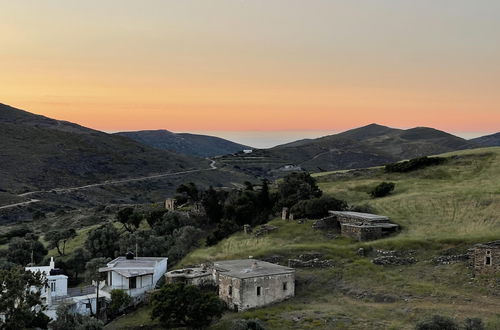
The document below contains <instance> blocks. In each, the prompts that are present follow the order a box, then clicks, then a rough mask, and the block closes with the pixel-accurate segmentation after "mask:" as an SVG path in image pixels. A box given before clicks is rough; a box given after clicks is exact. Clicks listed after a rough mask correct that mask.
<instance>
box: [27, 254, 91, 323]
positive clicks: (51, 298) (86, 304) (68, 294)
mask: <svg viewBox="0 0 500 330" xmlns="http://www.w3.org/2000/svg"><path fill="white" fill-rule="evenodd" d="M25 270H26V271H29V272H32V273H38V272H39V273H41V274H42V276H43V278H44V279H46V280H47V286H46V287H44V288H42V290H41V298H42V302H43V303H44V304H45V306H46V307H47V309H46V310H45V311H44V313H45V314H46V315H47V316H48V317H50V318H52V319H56V310H57V307H58V306H59V305H60V304H62V303H65V304H68V305H69V306H70V310H72V311H73V312H75V313H78V314H83V315H90V314H92V313H94V312H95V311H96V301H97V297H96V289H95V287H94V286H88V287H81V288H70V289H68V276H66V275H64V274H63V273H62V271H61V270H60V269H58V268H55V262H54V258H50V263H49V266H39V267H26V268H25Z"/></svg>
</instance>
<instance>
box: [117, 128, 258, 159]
mask: <svg viewBox="0 0 500 330" xmlns="http://www.w3.org/2000/svg"><path fill="white" fill-rule="evenodd" d="M115 134H117V135H121V136H126V137H128V138H130V139H132V140H135V141H137V142H139V143H142V144H145V145H148V146H150V147H154V148H157V149H162V150H169V151H174V152H178V153H181V154H185V155H191V156H197V157H213V156H220V155H226V154H232V153H235V152H238V151H242V150H244V149H252V148H251V147H248V146H245V145H242V144H239V143H235V142H232V141H229V140H225V139H222V138H219V137H215V136H209V135H201V134H189V133H173V132H170V131H167V130H164V129H161V130H147V131H135V132H119V133H115Z"/></svg>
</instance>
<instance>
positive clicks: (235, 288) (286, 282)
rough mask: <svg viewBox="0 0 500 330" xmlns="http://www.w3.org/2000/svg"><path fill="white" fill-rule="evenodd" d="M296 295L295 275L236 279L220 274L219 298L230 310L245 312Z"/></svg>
mask: <svg viewBox="0 0 500 330" xmlns="http://www.w3.org/2000/svg"><path fill="white" fill-rule="evenodd" d="M294 295H295V274H293V273H291V274H290V273H289V274H279V275H267V276H259V277H251V278H244V279H239V278H234V277H230V276H227V275H224V274H219V296H220V298H221V299H222V300H224V301H225V302H226V303H227V304H228V307H229V308H230V309H233V310H235V311H243V310H246V309H249V308H254V307H260V306H265V305H268V304H271V303H275V302H279V301H282V300H285V299H287V298H290V297H293V296H294Z"/></svg>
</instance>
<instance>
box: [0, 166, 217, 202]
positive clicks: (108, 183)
mask: <svg viewBox="0 0 500 330" xmlns="http://www.w3.org/2000/svg"><path fill="white" fill-rule="evenodd" d="M209 160H210V167H209V168H203V169H198V170H188V171H180V172H173V173H163V174H156V175H149V176H143V177H139V178H131V179H121V180H108V181H104V182H101V183H93V184H88V185H84V186H79V187H69V188H54V189H50V190H38V191H30V192H26V193H23V194H19V195H18V196H20V197H26V196H30V195H33V194H38V193H52V192H57V193H66V192H72V191H76V190H82V189H88V188H94V187H102V186H110V185H115V184H123V183H128V182H136V181H146V180H152V179H159V178H164V177H169V176H175V175H180V174H189V173H197V172H205V171H213V170H216V169H217V166H216V165H215V160H212V159H209ZM36 202H40V200H38V199H31V200H30V201H27V202H22V203H15V204H9V205H4V206H0V209H6V208H10V207H16V206H23V205H27V204H31V203H36Z"/></svg>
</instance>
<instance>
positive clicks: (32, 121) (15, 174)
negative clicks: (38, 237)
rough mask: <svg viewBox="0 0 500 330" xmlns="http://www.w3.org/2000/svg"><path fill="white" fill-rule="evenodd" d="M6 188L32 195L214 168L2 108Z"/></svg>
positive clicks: (0, 172) (0, 159)
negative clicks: (113, 180)
mask: <svg viewBox="0 0 500 330" xmlns="http://www.w3.org/2000/svg"><path fill="white" fill-rule="evenodd" d="M0 141H1V142H0V145H1V152H0V163H1V164H2V166H1V167H0V187H2V189H3V191H7V192H17V193H21V192H26V191H32V190H39V189H51V188H55V187H66V186H74V185H82V184H86V183H94V182H99V181H104V180H109V179H116V178H124V177H132V176H142V175H148V174H153V173H165V172H175V171H182V170H186V169H193V168H201V167H208V162H207V161H205V160H200V159H197V158H194V157H188V156H185V155H179V154H176V153H173V152H168V151H161V150H157V149H154V148H151V147H148V146H144V145H142V144H139V143H137V142H135V141H133V140H130V139H128V138H125V137H122V136H117V135H110V134H106V133H103V132H99V131H95V130H92V129H88V128H85V127H82V126H79V125H76V124H73V123H69V122H65V121H59V120H54V119H50V118H47V117H44V116H38V115H34V114H31V113H29V112H26V111H23V110H19V109H16V108H13V107H10V106H7V105H3V104H0Z"/></svg>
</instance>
